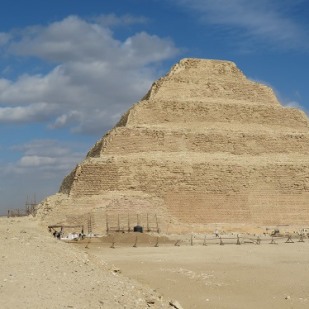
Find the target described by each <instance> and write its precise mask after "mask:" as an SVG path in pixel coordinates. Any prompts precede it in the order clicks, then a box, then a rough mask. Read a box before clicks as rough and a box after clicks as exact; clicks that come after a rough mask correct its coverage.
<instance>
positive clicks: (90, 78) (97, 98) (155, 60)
mask: <svg viewBox="0 0 309 309" xmlns="http://www.w3.org/2000/svg"><path fill="white" fill-rule="evenodd" d="M104 19H105V20H111V19H114V23H116V20H117V17H116V16H109V17H106V16H105V17H102V16H101V19H100V20H101V23H98V22H95V21H92V22H89V21H87V20H84V19H81V18H79V17H77V16H69V17H67V18H65V19H63V20H61V21H57V22H54V23H51V24H49V25H47V26H33V27H28V28H26V29H23V30H22V31H20V32H19V33H18V34H16V31H14V35H15V37H13V38H11V40H10V41H7V44H6V51H7V52H9V53H11V55H12V56H14V55H17V56H19V57H25V58H29V57H32V58H40V59H41V60H43V61H48V62H49V63H50V64H52V65H53V67H52V69H51V70H49V71H48V72H47V73H44V72H42V73H40V74H36V75H31V74H22V75H20V76H18V77H17V78H16V80H9V79H4V78H2V79H0V106H1V109H0V123H1V122H21V121H24V122H34V121H45V122H46V126H47V127H49V128H52V129H57V128H60V127H65V126H69V127H70V128H71V130H72V131H74V132H87V133H93V132H95V133H98V132H100V133H103V132H102V130H103V129H104V128H105V129H106V128H109V127H111V126H112V125H113V124H114V123H115V122H116V121H117V119H116V118H117V117H119V116H120V115H121V114H122V113H124V112H125V111H126V110H127V109H128V107H129V106H130V105H131V104H133V103H134V102H136V101H137V100H139V99H140V98H141V97H142V96H143V95H144V94H145V93H146V91H147V90H148V88H149V87H150V85H151V83H152V82H153V80H154V79H156V78H157V77H158V76H159V75H160V74H161V72H159V69H160V64H161V62H162V61H164V60H166V59H169V58H171V57H173V56H175V55H176V54H177V53H178V49H177V48H176V47H175V45H174V43H173V42H172V41H171V40H170V39H168V38H161V37H158V36H156V35H151V34H148V33H146V32H138V33H135V34H134V35H132V36H130V37H127V38H125V39H124V40H122V41H121V40H118V39H116V38H115V37H114V36H113V33H112V31H111V30H110V29H109V28H108V27H107V26H106V24H105V25H104V23H103V22H102V21H103V20H104ZM121 21H122V22H123V23H134V22H135V23H136V22H142V18H136V19H135V18H134V17H132V16H125V17H120V18H119V20H118V23H120V22H121ZM109 23H110V24H112V22H111V21H109ZM12 35H13V33H12V34H9V33H8V34H7V36H12ZM42 102H44V103H42ZM44 111H45V112H44Z"/></svg>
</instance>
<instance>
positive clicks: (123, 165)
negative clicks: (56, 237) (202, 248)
mask: <svg viewBox="0 0 309 309" xmlns="http://www.w3.org/2000/svg"><path fill="white" fill-rule="evenodd" d="M308 154H309V122H308V119H307V117H306V115H305V114H304V112H302V111H301V110H298V109H296V108H288V107H283V106H282V105H281V104H280V103H279V102H278V100H277V98H276V96H275V94H274V92H273V91H272V89H271V88H269V87H268V86H266V85H262V84H259V83H257V82H253V81H251V80H248V79H247V78H246V77H245V76H244V74H243V73H242V72H241V71H240V70H239V69H238V68H237V67H236V65H235V64H234V63H233V62H229V61H218V60H203V59H183V60H181V61H180V62H179V63H177V64H176V65H175V66H174V67H172V69H171V70H170V72H169V73H168V74H167V75H166V76H164V77H162V78H160V79H159V80H158V81H156V82H155V83H154V84H153V85H152V87H151V89H150V90H149V92H148V93H147V94H146V95H145V97H144V98H143V99H142V100H141V101H139V102H138V103H136V104H134V105H133V106H132V107H131V108H130V109H129V110H128V111H127V112H126V113H125V114H124V115H123V116H122V118H121V119H120V121H119V122H118V124H116V126H115V127H114V128H113V129H112V130H110V131H109V132H107V133H106V134H105V136H104V137H103V138H102V139H101V140H99V141H98V142H97V143H96V144H95V145H94V147H93V148H92V149H91V150H90V151H89V152H88V154H87V156H86V158H85V159H84V160H83V161H82V162H81V163H80V164H78V165H77V166H76V168H75V169H74V170H73V171H72V172H71V173H70V174H69V175H68V176H67V177H65V179H64V180H63V183H62V185H61V188H60V191H59V193H57V194H55V195H53V196H50V197H48V198H47V199H46V200H44V201H43V202H42V203H41V204H40V207H39V208H38V216H40V217H41V218H43V219H44V220H45V221H48V222H49V223H56V222H68V223H70V222H74V223H76V221H81V220H84V219H85V218H86V217H87V216H89V215H91V218H92V222H95V223H96V228H97V229H98V230H99V229H102V230H105V228H106V226H107V225H108V226H109V227H110V228H112V226H114V227H115V226H118V228H120V229H126V228H127V224H128V223H127V222H129V221H130V220H131V224H132V225H134V224H137V223H139V224H142V225H144V226H145V225H146V222H145V218H146V215H147V217H148V219H149V218H152V219H149V220H147V225H149V226H150V225H152V226H153V225H154V224H155V223H156V224H158V222H159V226H160V228H161V229H166V230H168V229H169V228H170V229H173V228H174V229H173V230H174V231H175V227H177V228H179V227H182V228H183V229H185V228H188V230H190V231H194V230H199V229H202V227H205V226H207V225H208V224H215V223H217V224H234V225H242V224H251V225H279V224H283V225H289V224H293V225H302V224H309V206H308V202H309V156H308ZM135 216H137V219H136V222H135V221H134V220H135ZM107 218H110V219H109V220H110V222H107V221H106V220H108V219H107ZM154 218H155V219H154ZM113 220H114V222H113ZM139 221H140V222H139ZM134 222H135V223H134ZM129 225H130V224H129Z"/></svg>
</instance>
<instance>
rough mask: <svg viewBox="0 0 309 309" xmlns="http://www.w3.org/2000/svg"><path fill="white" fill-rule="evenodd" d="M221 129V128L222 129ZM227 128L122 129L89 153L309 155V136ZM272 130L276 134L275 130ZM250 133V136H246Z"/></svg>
mask: <svg viewBox="0 0 309 309" xmlns="http://www.w3.org/2000/svg"><path fill="white" fill-rule="evenodd" d="M218 127H219V126H218ZM233 129H235V125H233V126H227V127H225V128H224V129H222V128H221V129H211V128H209V129H208V128H205V129H204V130H200V131H197V129H195V130H194V132H192V130H188V129H178V130H176V129H175V130H171V129H170V128H130V127H129V128H127V127H118V128H115V129H114V130H112V131H111V132H110V133H109V134H108V135H106V136H105V137H104V139H103V140H101V141H100V142H99V143H98V144H97V145H96V146H95V147H94V148H93V149H92V150H91V151H90V152H89V153H88V156H89V157H98V156H104V155H111V154H117V155H125V154H130V153H143V152H144V153H147V152H155V151H158V152H197V153H203V152H205V153H216V152H227V153H231V154H248V155H258V154H265V153H266V154H267V153H270V154H274V153H301V154H309V133H285V132H282V131H280V130H279V129H277V128H276V127H274V126H272V127H270V128H268V129H269V131H270V132H269V131H267V130H265V127H263V128H261V129H263V130H261V131H259V130H257V128H252V126H249V125H243V126H242V127H241V129H242V131H233ZM271 129H272V131H271ZM244 132H246V133H244Z"/></svg>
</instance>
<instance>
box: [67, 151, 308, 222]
mask: <svg viewBox="0 0 309 309" xmlns="http://www.w3.org/2000/svg"><path fill="white" fill-rule="evenodd" d="M307 175H309V158H308V156H302V155H293V156H288V155H281V156H280V155H265V156H239V155H238V156H234V155H227V154H222V153H221V154H220V153H217V154H213V155H212V154H197V153H187V154H175V153H170V154H164V155H162V154H158V153H147V154H138V155H137V154H132V155H126V156H105V157H104V159H102V158H91V159H87V160H86V161H84V162H83V164H81V165H79V166H78V167H77V169H76V170H75V171H74V172H73V173H72V174H71V175H70V176H68V177H67V179H66V181H65V182H64V183H63V185H62V188H61V192H63V193H68V194H69V195H70V196H71V197H72V198H79V197H85V196H87V195H88V196H93V195H97V196H100V195H101V196H104V194H107V193H108V192H113V191H117V192H127V191H130V192H137V193H138V192H143V193H147V194H150V195H155V196H157V197H158V198H162V199H163V200H164V203H165V207H166V209H167V212H168V213H169V214H170V215H172V216H174V217H176V218H177V219H178V220H183V222H191V223H209V222H247V223H248V222H251V223H261V222H264V223H271V222H272V223H274V222H275V221H276V220H277V221H278V220H279V219H278V218H280V220H279V221H280V222H284V223H291V222H293V221H294V222H295V220H294V219H295V218H296V217H297V218H299V219H298V220H304V218H308V220H309V216H308V215H309V209H308V207H307V199H308V197H309V177H308V176H307ZM119 211H121V205H119ZM154 211H155V210H154ZM264 212H265V214H264ZM304 216H305V217H304ZM218 220H219V221H218Z"/></svg>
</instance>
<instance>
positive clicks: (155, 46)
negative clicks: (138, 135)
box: [0, 0, 309, 213]
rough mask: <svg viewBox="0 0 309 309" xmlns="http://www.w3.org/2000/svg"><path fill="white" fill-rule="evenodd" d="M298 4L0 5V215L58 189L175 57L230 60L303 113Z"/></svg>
mask: <svg viewBox="0 0 309 309" xmlns="http://www.w3.org/2000/svg"><path fill="white" fill-rule="evenodd" d="M308 16H309V3H308V1H305V0H250V1H248V0H161V1H160V0H147V1H146V0H113V1H111V0H110V1H107V0H106V1H104V0H88V1H85V0H53V1H41V0H28V1H23V0H20V1H17V0H2V1H1V11H0V132H1V134H0V167H1V174H0V196H1V199H0V213H5V212H6V210H7V209H10V208H11V209H12V208H19V207H23V205H24V203H25V201H26V199H27V196H29V200H30V199H33V198H34V195H35V196H36V199H37V200H41V199H42V198H44V197H46V196H47V195H50V194H53V193H55V192H57V191H58V188H59V186H60V184H61V181H62V179H63V177H64V176H65V175H66V174H67V173H68V172H70V170H72V169H73V168H74V166H75V165H76V163H78V162H79V161H81V160H82V159H83V158H84V157H85V155H86V153H87V151H88V150H89V149H90V147H91V146H92V145H93V144H94V143H95V141H96V140H98V139H99V138H101V136H103V135H104V133H105V132H106V130H108V129H110V128H111V127H112V126H113V125H114V124H115V123H116V122H117V120H118V119H119V117H120V116H121V114H122V113H123V112H125V111H126V110H127V109H128V108H129V107H130V106H131V105H132V104H133V103H135V102H137V101H138V100H139V99H140V98H141V97H142V96H143V95H144V94H145V93H146V92H147V90H148V89H149V87H150V85H151V84H152V82H153V81H154V80H156V79H157V78H159V77H160V76H162V75H164V74H165V73H166V72H167V71H168V70H169V68H170V67H171V66H172V65H173V64H174V63H176V62H178V61H179V60H180V59H181V58H185V57H197V58H209V59H224V60H231V61H234V62H235V63H236V64H237V66H238V67H239V68H240V69H241V70H242V71H243V72H244V73H245V75H246V76H247V77H248V78H250V79H252V80H255V81H259V82H263V83H266V84H268V85H269V86H271V87H272V88H273V89H274V90H275V92H276V93H277V96H278V98H279V100H280V101H281V103H282V104H283V105H287V106H296V107H298V108H301V109H303V110H304V111H305V112H306V113H308V111H309V87H308V74H309V58H308V57H309V19H308Z"/></svg>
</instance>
